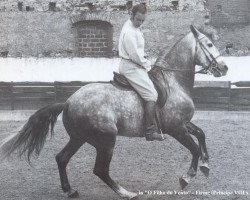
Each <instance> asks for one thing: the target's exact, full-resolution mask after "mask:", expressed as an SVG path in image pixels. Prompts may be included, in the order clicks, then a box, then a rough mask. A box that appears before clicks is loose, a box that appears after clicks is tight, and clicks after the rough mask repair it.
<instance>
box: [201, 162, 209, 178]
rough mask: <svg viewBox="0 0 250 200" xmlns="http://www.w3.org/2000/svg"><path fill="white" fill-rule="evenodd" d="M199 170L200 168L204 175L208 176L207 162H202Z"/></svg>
mask: <svg viewBox="0 0 250 200" xmlns="http://www.w3.org/2000/svg"><path fill="white" fill-rule="evenodd" d="M200 170H201V172H202V173H203V174H204V175H205V176H206V177H208V176H209V170H210V169H209V166H208V164H207V163H204V164H202V165H200Z"/></svg>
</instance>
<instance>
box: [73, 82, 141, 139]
mask: <svg viewBox="0 0 250 200" xmlns="http://www.w3.org/2000/svg"><path fill="white" fill-rule="evenodd" d="M68 103H69V112H70V115H71V116H70V117H71V118H72V119H73V121H77V123H78V124H79V126H81V129H84V126H85V127H87V129H88V130H98V131H99V132H112V133H116V134H118V135H124V136H128V137H136V136H140V135H142V134H143V121H144V120H143V113H144V111H143V106H142V103H143V102H142V100H141V99H140V98H138V95H137V94H136V93H135V92H134V91H128V90H120V89H118V88H115V87H114V86H112V85H111V84H91V85H89V86H87V87H83V88H81V89H80V90H78V91H77V92H76V93H75V94H73V95H72V96H71V97H70V98H69V99H68Z"/></svg>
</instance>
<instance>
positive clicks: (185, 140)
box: [171, 127, 200, 189]
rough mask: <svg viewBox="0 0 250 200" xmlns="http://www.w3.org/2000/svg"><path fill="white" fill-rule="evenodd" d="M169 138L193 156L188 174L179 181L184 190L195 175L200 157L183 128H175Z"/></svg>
mask: <svg viewBox="0 0 250 200" xmlns="http://www.w3.org/2000/svg"><path fill="white" fill-rule="evenodd" d="M171 136H172V137H174V138H175V139H176V140H178V141H179V142H180V143H181V144H182V145H183V146H185V147H186V148H187V149H188V150H189V151H190V152H191V154H192V156H193V158H192V162H191V165H190V168H189V170H188V172H187V173H186V174H184V175H183V176H182V177H181V178H180V179H179V181H180V185H181V188H182V189H184V188H185V187H186V186H187V185H188V183H189V182H190V180H191V179H192V178H193V177H194V176H195V175H196V173H197V167H198V161H199V156H200V154H199V147H198V145H197V144H196V143H195V142H194V140H193V138H192V137H191V136H190V134H189V132H188V131H187V129H186V128H185V127H178V128H176V129H175V130H174V131H172V134H171Z"/></svg>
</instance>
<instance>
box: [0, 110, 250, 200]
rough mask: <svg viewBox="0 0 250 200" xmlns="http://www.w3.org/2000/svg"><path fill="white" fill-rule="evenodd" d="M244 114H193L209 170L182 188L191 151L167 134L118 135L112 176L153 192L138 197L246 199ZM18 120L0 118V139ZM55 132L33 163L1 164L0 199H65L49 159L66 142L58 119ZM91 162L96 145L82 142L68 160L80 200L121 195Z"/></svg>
mask: <svg viewBox="0 0 250 200" xmlns="http://www.w3.org/2000/svg"><path fill="white" fill-rule="evenodd" d="M228 115H230V112H229V113H228ZM248 116H249V117H250V113H249V114H248ZM249 119H250V118H247V117H246V115H244V117H241V115H239V116H238V117H237V118H235V119H234V118H231V119H230V118H223V117H221V116H220V115H208V116H202V117H201V118H195V119H194V121H193V122H194V123H195V124H196V125H198V126H200V127H201V128H202V129H203V130H204V132H205V133H206V137H207V146H208V151H209V154H210V168H211V170H210V176H209V178H206V177H205V176H204V175H203V174H202V173H201V172H200V171H198V173H197V175H196V177H194V178H193V179H192V181H191V183H190V184H189V185H188V186H187V187H186V188H185V189H184V190H183V191H182V190H181V189H180V185H179V181H178V178H179V177H181V175H182V174H183V173H185V172H187V170H188V168H189V165H190V162H191V154H190V153H189V152H188V150H186V149H185V148H184V147H182V146H181V145H180V144H179V143H178V142H177V141H175V140H174V139H173V138H171V137H169V136H166V137H167V139H166V140H165V141H164V142H146V141H145V140H144V139H143V138H141V139H140V138H125V137H118V140H117V143H116V148H115V152H114V156H113V160H112V162H111V176H112V177H113V178H114V180H116V181H118V182H119V183H120V184H121V185H122V186H123V187H125V188H126V189H128V190H130V191H134V192H137V193H139V191H140V192H144V193H145V191H150V192H152V193H154V191H156V192H155V193H157V194H152V195H140V196H139V199H140V200H146V199H147V200H153V199H157V200H203V199H204V200H206V199H209V200H244V199H250V161H249V158H250V151H249V142H250V123H249ZM23 124H24V121H1V122H0V139H2V138H4V137H5V136H6V135H7V134H8V133H9V132H13V131H17V130H18V129H19V128H20V126H22V125H23ZM55 133H56V134H55V137H54V138H52V139H51V138H48V141H47V142H46V144H45V147H44V149H43V151H42V153H41V155H40V156H39V158H38V159H33V162H32V163H33V167H31V166H29V165H28V164H27V163H26V162H25V161H24V160H19V159H17V158H16V157H13V158H12V159H10V160H9V161H4V162H2V163H0V199H1V200H2V199H3V200H10V199H13V200H19V199H22V200H34V199H39V200H64V199H65V200H66V199H68V198H67V196H66V195H65V194H64V193H63V192H62V190H61V188H60V181H59V175H58V170H57V165H56V162H55V159H54V158H55V155H56V154H57V153H58V152H59V151H60V150H61V149H62V148H63V147H64V145H65V144H66V143H67V141H68V136H67V134H66V131H65V129H64V127H63V125H62V122H61V121H58V122H57V125H56V127H55ZM94 161H95V149H94V148H93V147H92V146H90V145H88V144H85V145H84V146H82V148H81V149H80V150H79V151H78V152H77V154H76V155H75V156H74V157H73V158H72V160H71V162H70V163H69V165H68V176H69V179H70V182H71V185H72V187H73V188H75V189H77V190H78V192H79V193H80V200H83V199H84V200H99V199H102V200H117V199H120V198H119V196H117V195H116V194H115V193H114V192H113V191H112V190H111V189H109V188H108V186H106V185H105V184H104V183H103V182H102V181H101V180H100V179H99V178H98V177H96V176H95V175H94V174H93V173H92V170H93V166H94ZM157 191H158V192H157ZM164 192H165V194H164ZM236 192H238V194H236ZM171 193H172V194H171ZM176 193H178V194H176Z"/></svg>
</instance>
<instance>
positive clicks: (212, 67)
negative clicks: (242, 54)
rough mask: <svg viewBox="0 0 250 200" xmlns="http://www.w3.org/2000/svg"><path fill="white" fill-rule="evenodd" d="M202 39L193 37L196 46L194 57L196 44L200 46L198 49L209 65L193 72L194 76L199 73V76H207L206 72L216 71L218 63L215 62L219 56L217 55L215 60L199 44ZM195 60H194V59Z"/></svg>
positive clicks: (202, 45)
mask: <svg viewBox="0 0 250 200" xmlns="http://www.w3.org/2000/svg"><path fill="white" fill-rule="evenodd" d="M204 38H205V36H204V37H202V38H200V39H198V38H196V37H195V40H196V46H195V55H197V49H198V44H199V45H200V48H201V50H202V51H203V53H204V55H205V56H206V59H207V60H208V61H209V65H208V66H207V67H205V68H203V69H201V70H199V71H197V72H195V73H196V74H197V73H200V74H207V73H208V71H215V70H216V71H218V70H217V68H216V66H217V65H218V62H217V60H216V59H217V58H219V57H220V56H221V55H218V56H217V57H216V58H215V57H214V56H213V54H211V53H210V52H209V51H208V49H207V48H206V47H205V46H204V44H202V43H201V40H202V39H204ZM195 60H196V58H195Z"/></svg>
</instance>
